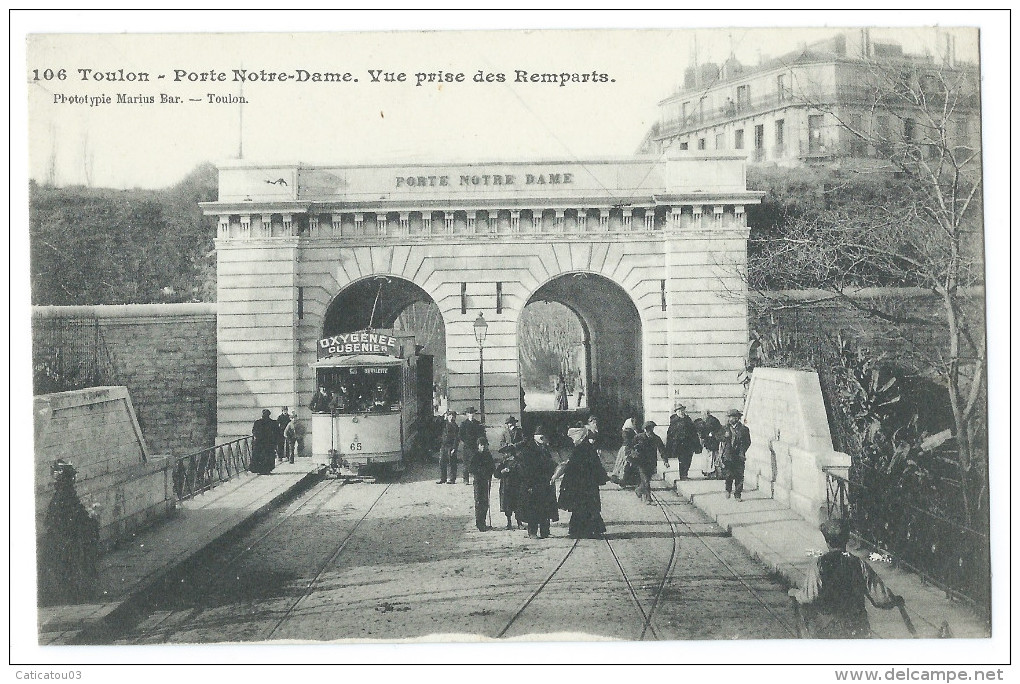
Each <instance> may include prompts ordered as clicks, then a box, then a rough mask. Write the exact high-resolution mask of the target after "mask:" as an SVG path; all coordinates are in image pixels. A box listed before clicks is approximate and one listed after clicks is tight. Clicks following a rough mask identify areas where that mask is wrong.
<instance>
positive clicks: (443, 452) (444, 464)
mask: <svg viewBox="0 0 1020 684" xmlns="http://www.w3.org/2000/svg"><path fill="white" fill-rule="evenodd" d="M458 433H459V428H458V427H457V412H456V411H447V412H446V421H445V422H444V423H443V436H442V438H441V439H440V441H439V480H438V481H437V482H436V484H447V483H449V484H456V483H457V438H458ZM447 474H449V476H450V478H449V479H447V478H446V476H447Z"/></svg>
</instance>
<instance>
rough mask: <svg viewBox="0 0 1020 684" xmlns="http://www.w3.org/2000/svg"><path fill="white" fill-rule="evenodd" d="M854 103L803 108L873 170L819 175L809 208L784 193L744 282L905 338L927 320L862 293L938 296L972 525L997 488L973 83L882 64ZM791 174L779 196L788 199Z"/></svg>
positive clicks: (931, 365) (771, 298)
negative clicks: (807, 296) (988, 406)
mask: <svg viewBox="0 0 1020 684" xmlns="http://www.w3.org/2000/svg"><path fill="white" fill-rule="evenodd" d="M802 90H803V91H804V92H805V93H810V88H803V89H802ZM854 96H855V102H856V106H855V107H853V108H848V107H846V106H843V105H840V104H838V103H837V104H833V103H830V102H826V101H824V100H823V99H822V98H820V97H819V98H817V99H812V98H811V96H810V95H805V96H804V97H805V100H806V103H807V104H810V105H811V106H813V107H815V108H816V109H817V110H819V111H822V112H825V113H826V114H827V115H828V117H829V118H830V120H832V121H835V122H836V125H837V127H838V129H839V131H838V132H839V133H840V134H841V135H842V136H843V137H844V138H847V139H848V140H849V141H850V143H851V147H852V148H854V149H856V150H861V151H867V152H868V153H869V154H870V155H871V159H870V160H867V161H868V162H869V163H865V160H861V162H860V163H858V164H857V165H856V166H851V167H848V168H844V169H843V170H842V171H841V172H831V171H830V172H827V173H822V172H818V171H810V172H809V175H808V177H807V181H806V182H807V183H813V184H814V187H815V188H816V190H817V191H816V192H814V193H809V194H803V195H802V199H800V200H792V199H790V196H789V194H783V193H782V192H780V193H777V194H775V195H774V196H773V198H772V199H771V200H770V201H769V202H768V203H766V205H765V207H764V208H763V209H762V210H761V211H760V212H759V213H758V214H757V215H753V216H750V217H749V218H750V219H751V220H758V221H760V223H759V225H758V227H757V230H756V231H755V232H753V234H752V242H751V246H750V248H749V256H748V270H747V282H748V285H749V287H750V288H751V289H752V290H754V291H756V292H758V293H759V295H760V301H762V302H765V306H770V307H777V308H781V307H785V306H802V305H811V304H817V303H818V302H819V301H827V302H836V303H839V304H841V305H845V306H847V307H851V308H854V309H857V310H859V311H864V312H866V313H868V314H869V315H872V316H875V317H878V318H880V319H882V320H883V321H885V322H887V323H888V324H890V325H892V326H898V327H899V328H900V329H901V330H902V331H903V336H904V338H909V337H910V330H911V328H912V327H914V326H917V325H918V324H919V323H920V321H919V320H917V318H916V317H912V316H910V315H898V314H897V313H896V312H890V311H888V310H884V309H881V308H879V307H875V306H873V305H871V303H869V301H868V300H866V299H863V298H861V297H860V296H858V291H859V290H860V288H862V287H867V286H889V285H899V286H913V287H918V288H922V289H924V290H926V291H928V292H930V293H932V294H933V295H934V296H935V297H937V299H938V301H939V302H940V305H941V306H940V308H941V311H940V312H938V315H937V316H933V318H935V319H936V320H937V322H938V324H939V326H940V328H941V332H942V334H941V336H940V340H939V343H938V344H935V345H929V346H928V348H927V349H925V350H922V353H923V357H924V365H925V368H924V369H923V370H924V371H925V372H927V373H928V374H930V375H932V376H933V377H934V378H936V379H937V380H938V382H939V383H940V384H941V385H942V386H943V387H944V388H945V390H946V392H947V393H948V397H949V403H950V405H951V408H952V416H953V418H952V422H953V433H954V436H955V437H956V444H955V447H956V454H957V462H956V466H957V469H958V473H959V476H960V480H961V482H963V483H965V486H963V487H961V493H962V498H963V502H962V503H963V505H962V508H963V510H964V511H965V513H966V515H967V516H968V519H969V516H970V513H971V512H972V511H974V510H976V505H975V504H976V502H975V501H974V500H973V496H974V492H976V491H980V490H983V487H984V481H985V480H986V479H987V448H986V445H985V427H984V426H985V407H984V403H985V375H984V372H985V359H986V357H985V341H984V334H983V331H984V316H983V307H981V306H980V305H979V304H980V301H979V299H977V298H975V296H974V295H973V290H972V288H980V286H981V285H982V283H983V278H982V276H983V261H982V250H983V244H982V230H983V224H982V206H981V168H980V148H979V147H978V140H979V137H978V136H973V135H971V129H972V128H973V127H974V126H975V123H974V122H975V121H976V120H977V119H976V112H977V110H976V102H977V81H976V73H975V71H974V70H973V69H970V68H967V67H950V66H947V65H939V64H936V63H933V62H928V61H919V60H903V61H900V62H891V63H890V62H888V61H887V62H884V63H875V64H871V65H869V69H868V71H867V75H866V76H865V77H864V78H862V80H861V82H860V83H857V84H855V85H854ZM783 173H784V172H781V173H780V174H779V177H778V179H773V184H774V185H775V186H776V187H779V188H780V189H781V190H791V188H790V183H789V182H787V183H786V184H785V187H784V180H787V179H785V178H784V177H783ZM812 175H813V176H814V177H813V178H812ZM819 183H820V188H819ZM790 194H795V193H793V192H791V193H790ZM785 288H816V289H817V290H819V291H820V294H819V296H818V297H816V298H814V299H813V300H801V301H799V302H793V301H791V300H789V299H788V298H786V297H784V296H783V295H782V294H781V293H777V292H776V291H775V290H777V289H785Z"/></svg>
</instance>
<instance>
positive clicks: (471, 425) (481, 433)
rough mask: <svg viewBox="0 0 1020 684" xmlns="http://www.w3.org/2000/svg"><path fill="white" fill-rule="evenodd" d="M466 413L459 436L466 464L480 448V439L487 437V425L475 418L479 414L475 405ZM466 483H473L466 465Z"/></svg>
mask: <svg viewBox="0 0 1020 684" xmlns="http://www.w3.org/2000/svg"><path fill="white" fill-rule="evenodd" d="M464 413H465V414H466V415H467V417H466V418H465V419H464V422H463V423H461V424H460V429H459V431H458V434H457V436H458V438H459V439H460V442H461V444H463V445H464V448H463V449H461V452H460V453H461V454H463V455H464V458H463V459H462V460H463V461H464V464H465V466H466V465H467V462H468V459H469V458H471V455H472V454H474V453H475V452H476V451H477V450H478V440H479V439H480V438H482V437H485V427H484V426H483V425H482V423H481V421H479V420H475V416H476V415H477V414H475V407H474V406H471V407H469V408H468V410H467V411H465V412H464ZM464 484H471V480H470V472H469V469H468V468H466V467H465V469H464Z"/></svg>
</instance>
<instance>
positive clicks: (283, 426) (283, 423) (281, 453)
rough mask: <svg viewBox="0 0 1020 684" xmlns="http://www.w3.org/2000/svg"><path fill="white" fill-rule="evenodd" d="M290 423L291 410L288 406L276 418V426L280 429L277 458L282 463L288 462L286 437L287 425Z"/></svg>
mask: <svg viewBox="0 0 1020 684" xmlns="http://www.w3.org/2000/svg"><path fill="white" fill-rule="evenodd" d="M289 422H290V409H288V408H287V407H286V406H284V407H283V411H281V412H280V415H278V416H277V417H276V424H277V425H278V426H279V427H280V441H279V442H278V443H277V445H276V457H277V458H278V459H280V460H281V461H285V460H287V438H286V436H285V433H286V430H287V424H288V423H289Z"/></svg>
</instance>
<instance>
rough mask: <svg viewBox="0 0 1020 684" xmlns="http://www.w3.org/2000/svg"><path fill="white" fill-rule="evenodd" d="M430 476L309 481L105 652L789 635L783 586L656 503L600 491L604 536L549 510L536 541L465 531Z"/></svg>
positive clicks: (448, 489)
mask: <svg viewBox="0 0 1020 684" xmlns="http://www.w3.org/2000/svg"><path fill="white" fill-rule="evenodd" d="M432 470H433V468H431V467H430V468H429V469H428V470H425V469H423V468H421V467H417V468H411V469H409V470H408V472H407V473H405V475H404V477H403V478H401V480H400V481H397V482H394V483H390V484H386V483H376V484H365V483H361V484H346V485H345V484H342V483H341V482H339V481H336V480H326V481H324V482H322V483H320V484H318V485H316V486H315V487H313V488H311V489H310V490H308V491H307V492H305V493H304V494H303V495H301V496H300V497H299V498H297V499H295V500H294V501H292V502H290V503H289V504H288V505H286V506H284V507H282V508H280V509H279V510H277V511H275V512H274V513H273V514H272V515H270V516H268V517H267V518H266V519H264V520H263V521H262V522H260V523H259V524H258V525H256V526H255V527H254V528H253V529H252V530H251V531H250V532H249V533H248V534H247V535H246V536H245V537H244V538H243V539H239V540H238V542H237V543H236V544H233V545H231V546H230V547H229V548H223V549H220V550H218V551H217V553H215V554H213V555H212V556H211V557H209V558H208V559H207V562H206V563H205V564H204V565H202V566H200V567H197V568H194V569H193V570H192V571H191V572H190V573H189V574H188V575H187V576H186V577H184V578H183V581H181V580H180V579H178V580H176V581H174V582H173V583H172V584H170V585H169V586H168V587H167V588H165V589H164V590H163V591H161V592H159V593H158V595H154V596H153V597H151V601H150V602H149V604H148V605H147V606H146V607H145V610H144V611H142V613H141V614H140V615H139V616H138V620H137V623H136V624H134V625H133V627H132V629H131V630H130V631H128V632H126V633H124V634H122V635H120V637H119V638H118V639H117V641H116V642H115V643H198V642H225V641H269V640H300V641H319V640H329V641H331V640H342V639H354V640H388V639H409V638H421V637H427V636H432V635H468V636H467V637H465V638H475V637H478V636H481V637H486V638H510V639H517V638H530V639H535V638H538V639H542V638H562V635H565V634H574V635H577V634H583V635H587V636H589V637H591V638H603V639H626V640H638V639H737V638H743V639H767V638H791V637H792V636H793V631H792V630H793V627H792V625H793V615H792V614H791V612H790V609H789V604H788V602H787V601H788V599H787V597H786V593H785V590H784V589H783V587H782V586H781V585H780V584H779V583H778V582H776V581H774V580H773V579H772V578H770V577H769V576H768V575H767V574H766V573H765V572H764V570H763V569H762V567H761V566H760V565H759V564H758V563H756V562H755V561H753V560H752V559H751V558H750V557H748V556H747V554H746V553H745V552H744V551H743V550H742V549H741V548H740V546H739V545H738V544H736V543H735V542H734V541H733V540H732V539H731V538H730V537H728V536H726V535H725V534H724V533H723V532H722V530H721V529H720V528H718V527H717V526H716V525H714V524H713V523H710V522H708V521H707V519H706V518H704V517H703V516H702V515H701V514H700V512H698V511H697V510H696V509H694V508H693V507H692V506H690V505H688V504H686V503H684V502H682V501H681V500H680V499H679V498H677V497H676V496H675V495H674V494H673V493H671V492H668V491H666V490H662V491H660V492H658V493H657V494H658V498H659V503H660V505H658V506H645V505H642V504H641V503H640V502H639V501H638V500H637V499H636V497H635V496H634V495H633V493H632V492H631V491H629V490H620V489H617V488H615V486H613V485H607V486H606V487H605V488H604V491H603V493H602V500H603V509H604V510H603V513H604V517H605V519H606V521H607V524H608V527H609V531H608V533H607V536H606V539H604V540H581V541H579V542H576V543H575V542H574V540H571V539H569V538H567V537H566V524H565V523H566V520H567V518H568V516H569V513H564V515H563V520H561V521H560V523H558V524H554V525H553V535H554V536H553V538H551V539H547V540H536V539H529V538H528V537H527V534H526V532H525V531H523V530H513V531H507V530H504V529H499V528H497V529H495V530H490V531H488V532H478V531H477V530H475V529H474V525H473V516H472V511H471V506H472V503H471V488H470V487H466V486H463V485H462V484H461V483H460V482H458V483H457V484H456V485H436V484H435V483H434V479H433V478H434V473H432V472H431V471H432ZM496 490H497V484H496V483H495V482H494V483H493V487H492V491H493V499H494V508H495V499H496V496H495V494H496ZM494 512H495V513H496V517H494V518H493V524H494V525H499V524H500V523H501V522H505V519H504V518H503V516H502V515H501V514H499V513H498V511H494ZM497 518H498V519H497ZM554 635H555V636H554Z"/></svg>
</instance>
